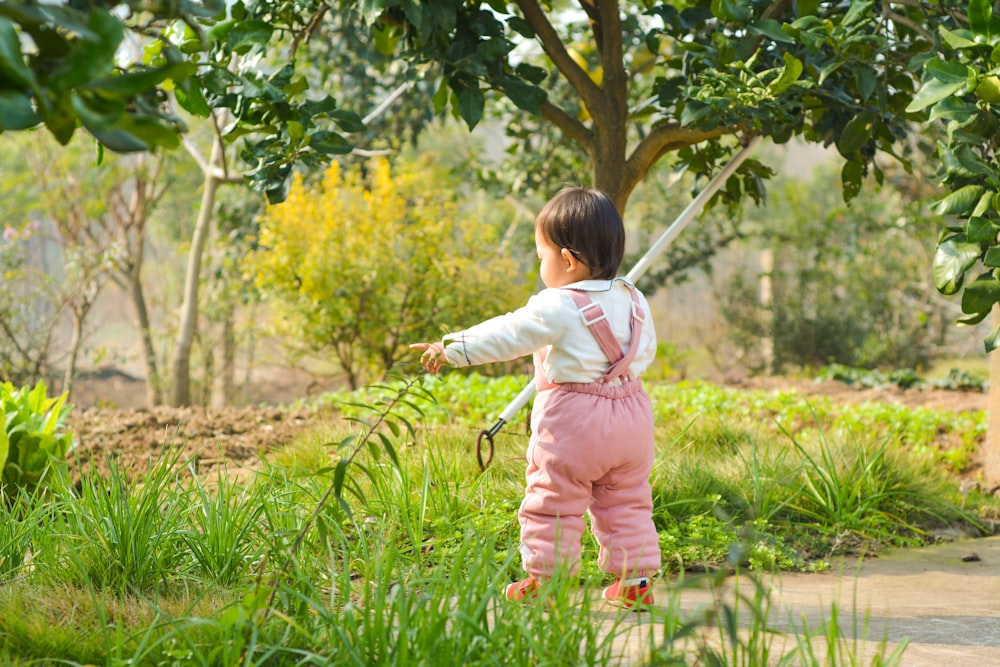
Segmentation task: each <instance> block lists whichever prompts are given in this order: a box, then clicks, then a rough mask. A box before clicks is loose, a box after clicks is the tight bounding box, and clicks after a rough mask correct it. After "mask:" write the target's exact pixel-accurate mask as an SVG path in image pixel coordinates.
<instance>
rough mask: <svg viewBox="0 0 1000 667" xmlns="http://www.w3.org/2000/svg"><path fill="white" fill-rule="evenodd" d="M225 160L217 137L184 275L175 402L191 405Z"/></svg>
mask: <svg viewBox="0 0 1000 667" xmlns="http://www.w3.org/2000/svg"><path fill="white" fill-rule="evenodd" d="M221 160H222V145H221V141H220V140H219V139H218V137H216V139H215V141H214V142H213V144H212V155H211V158H210V159H209V168H208V169H206V170H205V186H204V187H205V189H204V191H203V192H202V195H201V208H200V209H199V210H198V221H197V223H196V224H195V229H194V238H193V239H192V240H191V251H190V252H189V253H188V265H187V275H186V276H185V278H184V302H183V304H182V305H181V323H180V327H179V328H178V330H177V341H176V343H175V345H174V367H173V378H172V381H173V400H172V401H171V402H172V404H173V405H175V406H184V405H191V345H192V343H193V342H194V337H195V333H196V332H197V330H198V283H199V280H200V277H201V256H202V253H203V252H204V250H205V244H206V243H207V241H208V235H209V232H210V230H211V222H212V210H213V209H214V208H215V193H216V191H217V190H218V188H219V182H220V181H219V178H218V177H217V175H216V172H215V170H214V169H213V168H214V167H218V166H219V163H220V162H221Z"/></svg>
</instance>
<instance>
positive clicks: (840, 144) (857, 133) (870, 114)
mask: <svg viewBox="0 0 1000 667" xmlns="http://www.w3.org/2000/svg"><path fill="white" fill-rule="evenodd" d="M877 119H878V112H877V111H862V112H861V113H859V114H858V115H856V116H855V117H854V118H852V119H851V120H850V121H848V123H847V125H845V126H844V129H843V131H842V132H841V133H840V137H839V138H838V139H837V150H839V151H840V154H841V155H843V156H844V157H847V158H849V157H851V156H852V155H853V154H854V153H855V152H857V151H859V150H861V148H862V147H863V146H864V145H865V144H866V143H868V140H869V139H871V138H872V135H873V128H874V125H875V121H876V120H877Z"/></svg>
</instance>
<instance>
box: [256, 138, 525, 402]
mask: <svg viewBox="0 0 1000 667" xmlns="http://www.w3.org/2000/svg"><path fill="white" fill-rule="evenodd" d="M458 190H460V186H459V183H458V182H457V181H456V180H454V179H453V178H452V177H449V176H448V174H446V173H444V172H442V171H440V170H438V169H436V168H435V166H434V155H433V154H427V155H425V156H423V157H422V158H421V159H419V160H416V161H413V162H403V163H401V164H400V163H397V166H396V167H395V168H394V170H390V167H389V163H388V162H387V161H386V160H381V159H376V160H374V161H372V162H371V163H369V164H368V165H366V166H365V167H364V168H360V167H359V168H355V169H349V170H347V171H346V173H344V172H342V170H341V167H340V165H339V164H337V163H334V164H332V165H331V166H330V168H329V169H328V170H327V171H326V173H325V174H324V177H323V179H322V180H321V181H318V182H316V183H314V184H310V185H307V184H306V183H305V182H304V181H302V180H301V179H297V180H296V181H295V184H294V185H293V187H292V190H291V192H290V194H289V197H288V200H287V201H286V202H285V203H283V204H282V205H280V206H275V207H271V208H269V209H267V210H266V211H265V213H264V217H263V222H262V224H261V233H260V239H259V247H258V250H257V252H255V253H254V254H253V255H252V256H250V257H249V258H248V261H247V263H246V265H245V267H246V270H247V271H248V272H249V273H250V274H251V275H253V276H254V279H255V284H256V286H257V287H258V288H259V289H260V290H261V293H262V295H263V298H264V300H265V302H266V303H268V304H269V305H270V306H271V307H272V308H273V309H274V312H275V320H274V321H275V322H276V324H277V325H278V328H279V329H280V330H281V331H282V333H283V334H284V335H285V336H286V338H287V339H288V340H295V341H299V342H300V343H301V344H302V345H304V346H305V347H306V348H307V349H309V350H310V351H313V352H329V353H332V354H333V355H334V356H335V357H336V359H337V361H338V362H339V364H340V367H341V368H342V369H343V370H344V372H346V374H347V378H348V383H349V385H350V386H351V387H354V388H357V387H358V386H360V384H361V383H362V382H363V381H364V380H366V379H367V380H371V379H373V378H374V379H378V378H380V377H381V376H382V375H384V373H385V372H386V371H388V370H389V369H390V368H392V366H393V365H394V364H395V363H396V362H397V361H398V360H400V359H401V358H402V357H403V356H404V355H406V354H408V348H407V345H408V344H409V343H413V342H419V341H423V340H436V339H438V338H440V337H441V335H442V334H443V333H445V332H447V331H449V330H455V329H458V328H461V327H462V326H470V325H472V324H475V323H476V322H478V321H479V320H481V319H486V318H487V317H491V316H493V315H496V314H500V313H503V312H506V311H508V310H512V309H513V308H515V307H516V306H518V305H521V303H523V301H525V300H526V299H527V296H528V294H530V293H531V291H533V288H534V284H533V283H530V282H529V281H528V280H526V279H525V277H524V274H523V269H522V267H521V266H520V264H519V262H518V261H517V260H516V258H514V257H512V256H510V255H507V254H505V253H498V252H497V251H496V250H495V248H496V246H497V243H498V237H497V235H498V231H497V229H496V228H495V227H494V226H492V225H491V224H489V223H488V222H486V221H483V220H480V219H479V217H478V216H477V215H476V212H475V211H472V210H462V209H461V208H460V203H459V201H458V198H457V196H456V192H457V191H458ZM486 258H488V261H487V259H486Z"/></svg>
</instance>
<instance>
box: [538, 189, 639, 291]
mask: <svg viewBox="0 0 1000 667" xmlns="http://www.w3.org/2000/svg"><path fill="white" fill-rule="evenodd" d="M535 227H536V228H538V229H540V230H542V234H544V235H545V238H546V239H548V240H549V241H550V242H551V243H552V245H554V246H556V247H558V248H566V249H567V250H569V251H570V252H571V253H573V256H574V257H576V258H577V260H579V261H581V262H583V264H584V265H585V266H586V267H587V268H588V269H590V275H591V276H592V277H593V278H597V279H602V280H610V279H612V278H614V277H616V276H617V275H618V268H619V267H620V266H621V263H622V258H623V257H624V255H625V225H624V224H622V218H621V216H620V215H618V209H616V208H615V205H614V204H613V203H612V201H611V199H610V198H609V197H608V196H607V195H606V194H604V193H603V192H601V191H600V190H598V189H596V188H565V189H563V190H562V191H560V192H559V194H557V195H556V196H555V197H553V198H552V199H550V200H549V202H548V203H547V204H545V206H544V207H542V210H541V212H539V214H538V217H537V218H535Z"/></svg>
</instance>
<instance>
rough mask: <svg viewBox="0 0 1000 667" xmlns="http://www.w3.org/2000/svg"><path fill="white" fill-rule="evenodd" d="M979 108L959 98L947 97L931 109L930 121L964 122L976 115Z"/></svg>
mask: <svg viewBox="0 0 1000 667" xmlns="http://www.w3.org/2000/svg"><path fill="white" fill-rule="evenodd" d="M977 112H978V108H977V107H976V105H975V104H970V103H968V102H966V101H964V100H962V99H961V98H958V97H947V98H945V99H943V100H941V101H940V102H938V103H937V104H935V105H934V108H933V109H931V113H930V116H929V117H928V120H938V119H939V118H940V119H943V120H957V121H959V122H964V121H966V120H968V119H969V118H971V117H973V116H975V115H976V113H977Z"/></svg>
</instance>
